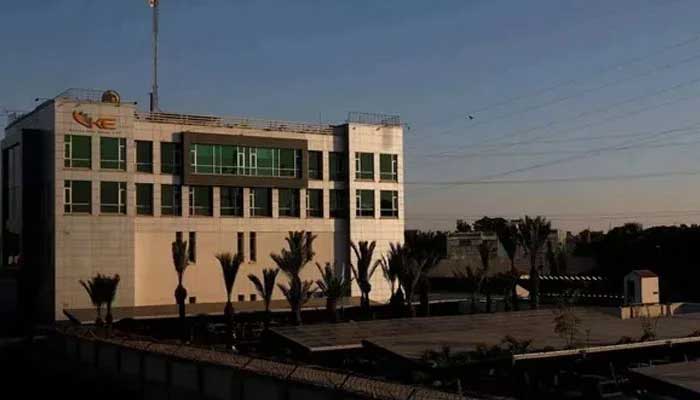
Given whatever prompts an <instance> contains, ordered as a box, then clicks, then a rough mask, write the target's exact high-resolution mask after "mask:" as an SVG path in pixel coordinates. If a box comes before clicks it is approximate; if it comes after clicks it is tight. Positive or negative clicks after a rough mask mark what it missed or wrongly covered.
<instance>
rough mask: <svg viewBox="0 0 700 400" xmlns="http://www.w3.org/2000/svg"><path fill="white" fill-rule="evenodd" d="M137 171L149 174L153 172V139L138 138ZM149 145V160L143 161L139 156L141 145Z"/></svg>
mask: <svg viewBox="0 0 700 400" xmlns="http://www.w3.org/2000/svg"><path fill="white" fill-rule="evenodd" d="M135 142H136V157H135V158H136V172H142V173H147V174H152V173H153V141H151V140H136V141H135ZM143 145H148V150H149V151H148V154H149V160H150V161H149V162H143V161H141V160H140V158H139V154H140V152H139V150H140V149H139V147H141V146H143Z"/></svg>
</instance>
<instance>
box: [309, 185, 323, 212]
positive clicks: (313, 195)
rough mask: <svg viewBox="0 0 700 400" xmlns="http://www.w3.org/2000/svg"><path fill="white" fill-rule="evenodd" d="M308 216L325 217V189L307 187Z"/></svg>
mask: <svg viewBox="0 0 700 400" xmlns="http://www.w3.org/2000/svg"><path fill="white" fill-rule="evenodd" d="M306 216H307V217H313V218H322V217H323V189H306Z"/></svg>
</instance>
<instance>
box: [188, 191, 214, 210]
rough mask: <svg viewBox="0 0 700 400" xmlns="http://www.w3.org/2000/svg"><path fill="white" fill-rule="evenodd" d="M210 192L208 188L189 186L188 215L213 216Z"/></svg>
mask: <svg viewBox="0 0 700 400" xmlns="http://www.w3.org/2000/svg"><path fill="white" fill-rule="evenodd" d="M211 192H212V190H211V187H210V186H190V215H200V216H207V217H210V216H212V215H213V213H212V195H211Z"/></svg>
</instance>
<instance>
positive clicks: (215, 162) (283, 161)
mask: <svg viewBox="0 0 700 400" xmlns="http://www.w3.org/2000/svg"><path fill="white" fill-rule="evenodd" d="M189 156H190V166H191V167H192V172H193V173H195V174H202V175H232V176H271V177H292V178H298V177H300V176H301V150H297V149H276V148H265V147H247V146H236V145H221V144H202V143H194V144H192V145H191V146H190V150H189Z"/></svg>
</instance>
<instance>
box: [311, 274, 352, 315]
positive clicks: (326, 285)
mask: <svg viewBox="0 0 700 400" xmlns="http://www.w3.org/2000/svg"><path fill="white" fill-rule="evenodd" d="M316 268H318V272H320V273H321V279H319V280H317V281H316V285H317V286H318V288H319V289H320V290H321V293H323V295H324V296H326V311H327V312H328V317H329V318H330V321H331V322H338V320H339V318H338V299H340V298H342V297H343V295H344V294H345V293H347V292H348V291H349V290H350V283H351V280H349V279H346V278H345V272H344V271H343V269H342V268H338V266H337V265H336V264H333V265H331V263H326V265H325V267H323V268H321V264H319V263H316Z"/></svg>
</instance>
